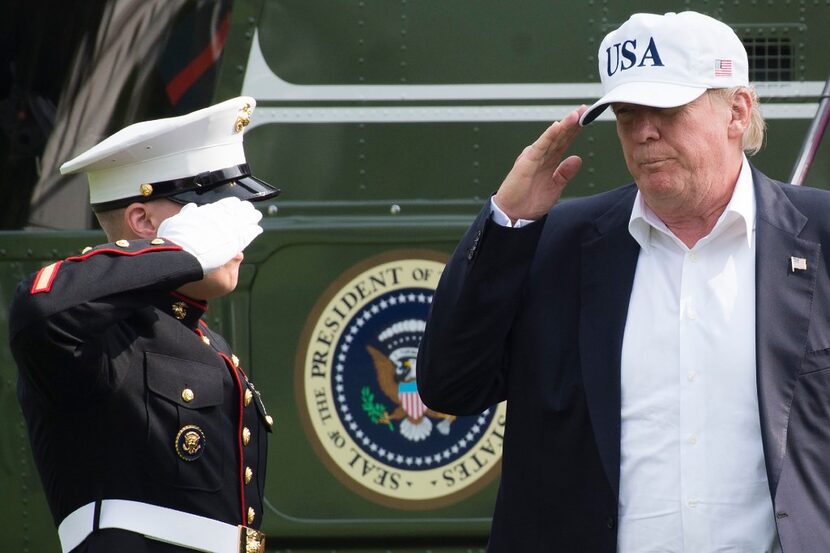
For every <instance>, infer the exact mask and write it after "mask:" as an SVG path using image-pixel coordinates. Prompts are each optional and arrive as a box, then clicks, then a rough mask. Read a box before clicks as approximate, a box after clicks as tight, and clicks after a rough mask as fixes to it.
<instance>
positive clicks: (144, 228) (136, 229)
mask: <svg viewBox="0 0 830 553" xmlns="http://www.w3.org/2000/svg"><path fill="white" fill-rule="evenodd" d="M159 224H161V221H158V222H156V221H155V217H153V210H152V208H151V206H150V205H149V204H146V203H140V202H135V203H132V204H130V205H128V206H127V207H126V208H125V209H124V230H126V231H128V232H129V233H131V234H132V235H133V236H125V237H124V238H153V237H154V236H155V235H156V231H157V230H158V225H159Z"/></svg>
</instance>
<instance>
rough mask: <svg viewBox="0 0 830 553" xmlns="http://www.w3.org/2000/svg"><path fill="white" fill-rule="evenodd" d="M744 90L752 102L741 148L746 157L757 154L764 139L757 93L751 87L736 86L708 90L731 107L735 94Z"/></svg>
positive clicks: (765, 128)
mask: <svg viewBox="0 0 830 553" xmlns="http://www.w3.org/2000/svg"><path fill="white" fill-rule="evenodd" d="M741 90H745V91H747V92H748V93H749V96H750V99H751V100H752V111H751V112H750V116H749V127H747V129H746V131H744V136H743V140H742V146H743V150H744V153H746V155H748V156H752V155H755V154H757V153H758V152H759V151H760V150H761V148H762V147H763V146H764V139H765V138H766V131H767V123H766V121H764V116H763V115H762V114H761V101H760V99H759V98H758V93H757V92H756V91H755V89H754V88H753V87H751V86H749V87H747V86H736V87H734V88H713V89H710V90H709V93H710V94H713V95H714V96H716V97H717V98H720V99H721V100H723V101H724V102H726V103H727V104H729V105H731V104H732V100H734V98H735V94H737V93H738V92H739V91H741Z"/></svg>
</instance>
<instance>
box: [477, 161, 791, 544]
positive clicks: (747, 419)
mask: <svg viewBox="0 0 830 553" xmlns="http://www.w3.org/2000/svg"><path fill="white" fill-rule="evenodd" d="M492 206H493V215H492V218H493V221H494V222H495V223H497V224H500V225H502V226H516V227H518V226H523V225H524V224H526V221H521V222H518V223H519V224H516V225H512V224H510V220H509V218H507V216H506V215H505V214H504V213H503V212H502V211H501V210H500V209H499V208H498V206H496V205H495V203H494V202H492ZM629 232H630V233H631V235H632V236H633V237H634V239H635V240H637V242H638V243H639V245H640V248H641V249H640V255H639V258H638V260H637V270H636V273H635V276H634V285H633V288H632V291H631V298H630V301H629V310H628V318H627V320H626V326H625V336H624V339H623V347H622V358H621V394H622V397H621V400H622V405H621V442H620V494H619V526H618V533H617V544H618V548H617V550H618V553H658V552H659V553H777V552H780V545H779V544H778V537H777V533H776V529H775V519H774V516H773V509H772V500H771V498H770V492H769V487H768V484H767V477H766V470H765V466H764V453H763V448H762V443H761V425H760V417H759V411H758V395H757V387H756V378H755V241H754V240H755V195H754V190H753V183H752V175H751V173H750V170H749V164H748V162H747V161H746V158H744V161H743V167H742V169H741V173H740V176H739V178H738V182H737V184H736V186H735V191H734V193H733V196H732V199H731V201H730V202H729V204H728V205H727V207H726V209H725V211H724V212H723V214H722V215H721V217H720V218H719V220H718V221H717V223H716V225H715V227H714V228H713V229H712V231H711V232H710V233H709V235H708V236H706V237H704V238H702V239H701V240H700V241H698V243H697V244H695V246H694V247H693V248H691V249H689V248H687V247H686V246H685V245H684V244H683V242H681V241H680V240H679V239H678V238H677V237H676V236H674V234H673V233H672V232H671V231H670V230H669V229H668V227H666V225H665V224H663V222H662V221H661V220H660V219H659V218H658V217H657V216H656V215H655V214H654V213H653V212H652V211H651V210H650V209H649V208H648V207H647V206H646V205H645V202H644V201H643V199H642V198H641V196H640V194H639V192H638V193H637V197H636V199H635V201H634V207H633V209H632V213H631V219H630V222H629Z"/></svg>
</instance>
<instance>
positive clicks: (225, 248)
mask: <svg viewBox="0 0 830 553" xmlns="http://www.w3.org/2000/svg"><path fill="white" fill-rule="evenodd" d="M260 219H262V213H260V212H259V211H257V209H256V208H255V207H254V206H253V204H251V202H243V201H241V200H240V199H239V198H222V199H221V200H219V201H217V202H213V203H210V204H205V205H200V206H197V205H196V204H187V205H185V206H184V207H183V208H182V210H181V211H179V212H178V213H177V214H176V215H173V216H172V217H170V218H168V219H165V220H164V221H162V223H161V224H160V225H159V228H158V236H159V237H161V238H166V239H167V240H170V241H171V242H174V243H176V244H178V245H179V246H181V247H182V248H183V249H184V250H185V251H186V252H189V253H192V254H193V255H194V256H196V259H198V260H199V263H200V264H201V265H202V270H203V271H204V272H205V274H208V273H210V272H212V271H215V270H216V269H218V268H219V267H221V266H222V265H224V264H225V263H227V262H228V261H230V260H231V259H233V257H234V256H235V255H236V254H238V253H239V252H241V251H242V250H244V249H245V248H246V247H247V246H248V244H250V243H251V242H252V241H253V239H254V238H256V237H257V236H259V235H260V233H262V227H261V226H259V220H260Z"/></svg>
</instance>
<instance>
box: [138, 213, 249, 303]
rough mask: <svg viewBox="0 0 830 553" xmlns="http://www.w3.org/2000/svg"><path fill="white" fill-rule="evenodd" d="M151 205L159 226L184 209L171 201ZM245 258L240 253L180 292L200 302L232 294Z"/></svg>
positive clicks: (188, 284)
mask: <svg viewBox="0 0 830 553" xmlns="http://www.w3.org/2000/svg"><path fill="white" fill-rule="evenodd" d="M150 204H152V209H153V210H154V215H155V216H156V217H157V221H158V224H161V221H163V220H164V219H167V218H168V217H172V216H173V215H175V214H177V213H178V212H179V211H181V209H182V207H183V206H182V205H181V204H177V203H176V202H173V201H170V200H157V201H153V202H148V204H147V205H148V206H149V205H150ZM243 257H244V255H243V254H242V252H239V253H238V254H236V256H234V257H233V259H231V260H230V261H228V262H227V263H225V264H224V265H222V266H221V267H219V268H218V269H216V270H215V271H213V272H212V273H209V274H207V275H206V276H205V278H203V279H202V280H198V281H196V282H188V283H187V284H185V285H184V286H182V287H181V288H179V292H181V293H182V294H184V295H186V296H188V297H191V298H194V299H198V300H211V299H214V298H219V297H222V296H225V295H227V294H230V293H231V292H233V291H234V289H236V284H237V282H238V281H239V265H240V264H241V263H242V259H243Z"/></svg>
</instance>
